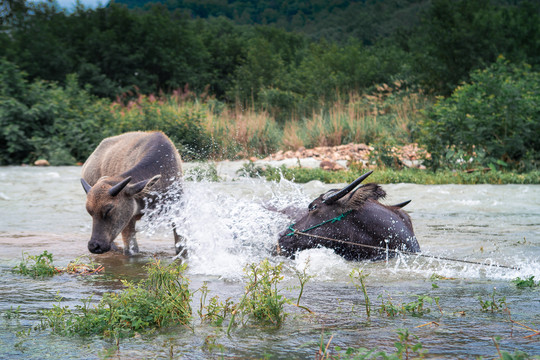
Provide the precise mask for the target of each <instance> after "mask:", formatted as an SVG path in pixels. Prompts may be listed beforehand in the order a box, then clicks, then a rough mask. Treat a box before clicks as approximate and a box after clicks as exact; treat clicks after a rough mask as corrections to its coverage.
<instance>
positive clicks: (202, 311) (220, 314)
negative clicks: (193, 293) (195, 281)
mask: <svg viewBox="0 0 540 360" xmlns="http://www.w3.org/2000/svg"><path fill="white" fill-rule="evenodd" d="M199 291H200V292H201V300H200V307H199V310H198V311H197V313H198V314H199V317H200V318H201V320H202V321H205V322H208V323H210V324H212V325H215V326H221V325H222V324H223V322H224V321H225V319H226V318H227V316H228V315H230V314H232V312H233V311H234V310H235V309H236V306H237V305H236V304H234V302H233V301H232V300H231V299H230V298H228V299H226V300H225V302H223V301H220V300H219V297H218V296H217V295H216V296H213V297H212V298H210V300H209V301H208V304H206V298H207V297H208V294H209V290H208V285H207V283H204V284H203V286H202V287H201V288H200V289H199Z"/></svg>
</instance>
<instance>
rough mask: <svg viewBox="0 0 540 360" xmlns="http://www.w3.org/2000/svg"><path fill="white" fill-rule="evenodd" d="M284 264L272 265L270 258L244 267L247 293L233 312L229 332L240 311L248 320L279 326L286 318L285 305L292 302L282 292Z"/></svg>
mask: <svg viewBox="0 0 540 360" xmlns="http://www.w3.org/2000/svg"><path fill="white" fill-rule="evenodd" d="M282 268H283V264H278V265H275V266H273V265H271V264H270V262H269V261H268V259H265V260H263V261H261V262H260V263H259V264H249V265H247V266H246V267H245V268H244V273H245V276H246V279H247V284H246V287H245V293H244V296H243V297H242V299H241V300H240V303H239V304H238V306H237V307H236V308H235V309H234V311H233V312H232V317H231V320H230V322H229V326H228V328H227V333H229V332H230V330H231V327H232V326H233V325H234V324H235V318H236V314H237V313H239V314H240V315H241V316H242V321H244V320H243V319H244V317H245V318H247V320H251V321H253V322H255V323H259V324H264V325H274V326H279V325H281V323H282V322H283V320H284V319H285V316H286V313H285V312H284V310H283V306H284V305H285V304H286V303H288V302H290V300H289V299H287V298H286V297H284V296H283V295H281V294H280V290H279V289H278V287H277V285H278V283H279V282H280V281H281V280H282V279H283V276H282V275H281V271H282Z"/></svg>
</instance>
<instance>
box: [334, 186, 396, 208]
mask: <svg viewBox="0 0 540 360" xmlns="http://www.w3.org/2000/svg"><path fill="white" fill-rule="evenodd" d="M385 196H386V192H385V191H384V190H383V188H382V187H380V186H379V185H377V184H374V183H369V184H365V185H363V186H361V187H359V188H358V189H356V190H355V191H354V192H353V193H352V194H351V195H350V196H349V197H348V198H346V199H343V200H342V201H343V202H344V204H346V206H347V208H348V209H350V210H357V209H358V208H360V207H361V206H362V205H364V203H365V202H366V201H367V200H379V199H382V198H384V197H385Z"/></svg>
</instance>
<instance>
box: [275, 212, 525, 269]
mask: <svg viewBox="0 0 540 360" xmlns="http://www.w3.org/2000/svg"><path fill="white" fill-rule="evenodd" d="M351 211H352V210H349V211H347V212H345V213H343V214H341V215H339V216H336V217H335V218H333V219H330V220H326V221H323V222H322V223H320V224H317V225H314V226H312V227H309V228H307V229H305V230H302V231H300V230H296V229H294V228H293V226H294V225H295V224H292V225H290V226H289V230H291V232H290V233H288V234H287V235H286V236H293V235H303V236H309V237H313V238H317V239H322V240H328V241H333V242H338V243H342V244H347V245H352V246H359V247H365V248H369V249H375V250H383V251H391V252H394V253H397V254H405V255H413V256H421V257H425V258H430V259H437V260H446V261H454V262H460V263H465V264H472V265H481V266H482V265H483V266H490V267H492V266H494V267H499V268H504V269H512V270H521V268H519V267H517V266H506V265H493V264H489V265H487V264H483V263H481V262H478V261H470V260H461V259H452V258H447V257H443V256H435V255H427V254H421V253H415V252H411V251H404V250H396V249H389V248H383V247H381V246H373V245H366V244H358V243H354V242H352V241H346V240H339V239H333V238H329V237H326V236H320V235H313V234H308V233H306V231H309V230H313V229H315V228H318V227H319V226H322V225H324V224H327V223H335V222H336V221H341V220H343V218H344V217H345V216H347V215H349V214H350V213H351ZM278 246H279V242H278Z"/></svg>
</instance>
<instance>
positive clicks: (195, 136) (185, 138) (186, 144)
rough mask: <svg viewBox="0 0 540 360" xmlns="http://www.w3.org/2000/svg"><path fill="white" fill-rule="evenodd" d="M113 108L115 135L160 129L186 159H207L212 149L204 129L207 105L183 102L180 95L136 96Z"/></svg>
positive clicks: (116, 103)
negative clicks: (159, 96)
mask: <svg viewBox="0 0 540 360" xmlns="http://www.w3.org/2000/svg"><path fill="white" fill-rule="evenodd" d="M112 109H113V116H114V118H115V121H114V124H113V129H114V132H115V133H117V134H120V133H124V132H128V131H150V130H161V131H163V132H164V133H165V134H167V135H168V136H169V137H170V138H171V140H172V142H173V143H174V144H175V145H176V147H177V148H178V149H179V151H180V154H181V155H182V157H183V158H184V159H186V160H193V159H206V158H207V157H208V156H209V154H210V153H211V152H212V139H211V137H210V136H209V135H208V134H207V133H206V131H205V130H204V128H203V121H204V118H205V116H206V112H207V106H206V105H204V104H200V103H199V102H197V101H184V99H183V96H182V95H181V94H176V93H175V94H174V95H171V96H168V97H161V98H156V97H155V96H153V95H149V96H145V95H139V96H138V97H137V98H136V99H135V100H132V101H130V102H129V103H128V104H127V105H124V104H122V103H121V102H115V103H114V104H113V107H112Z"/></svg>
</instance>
